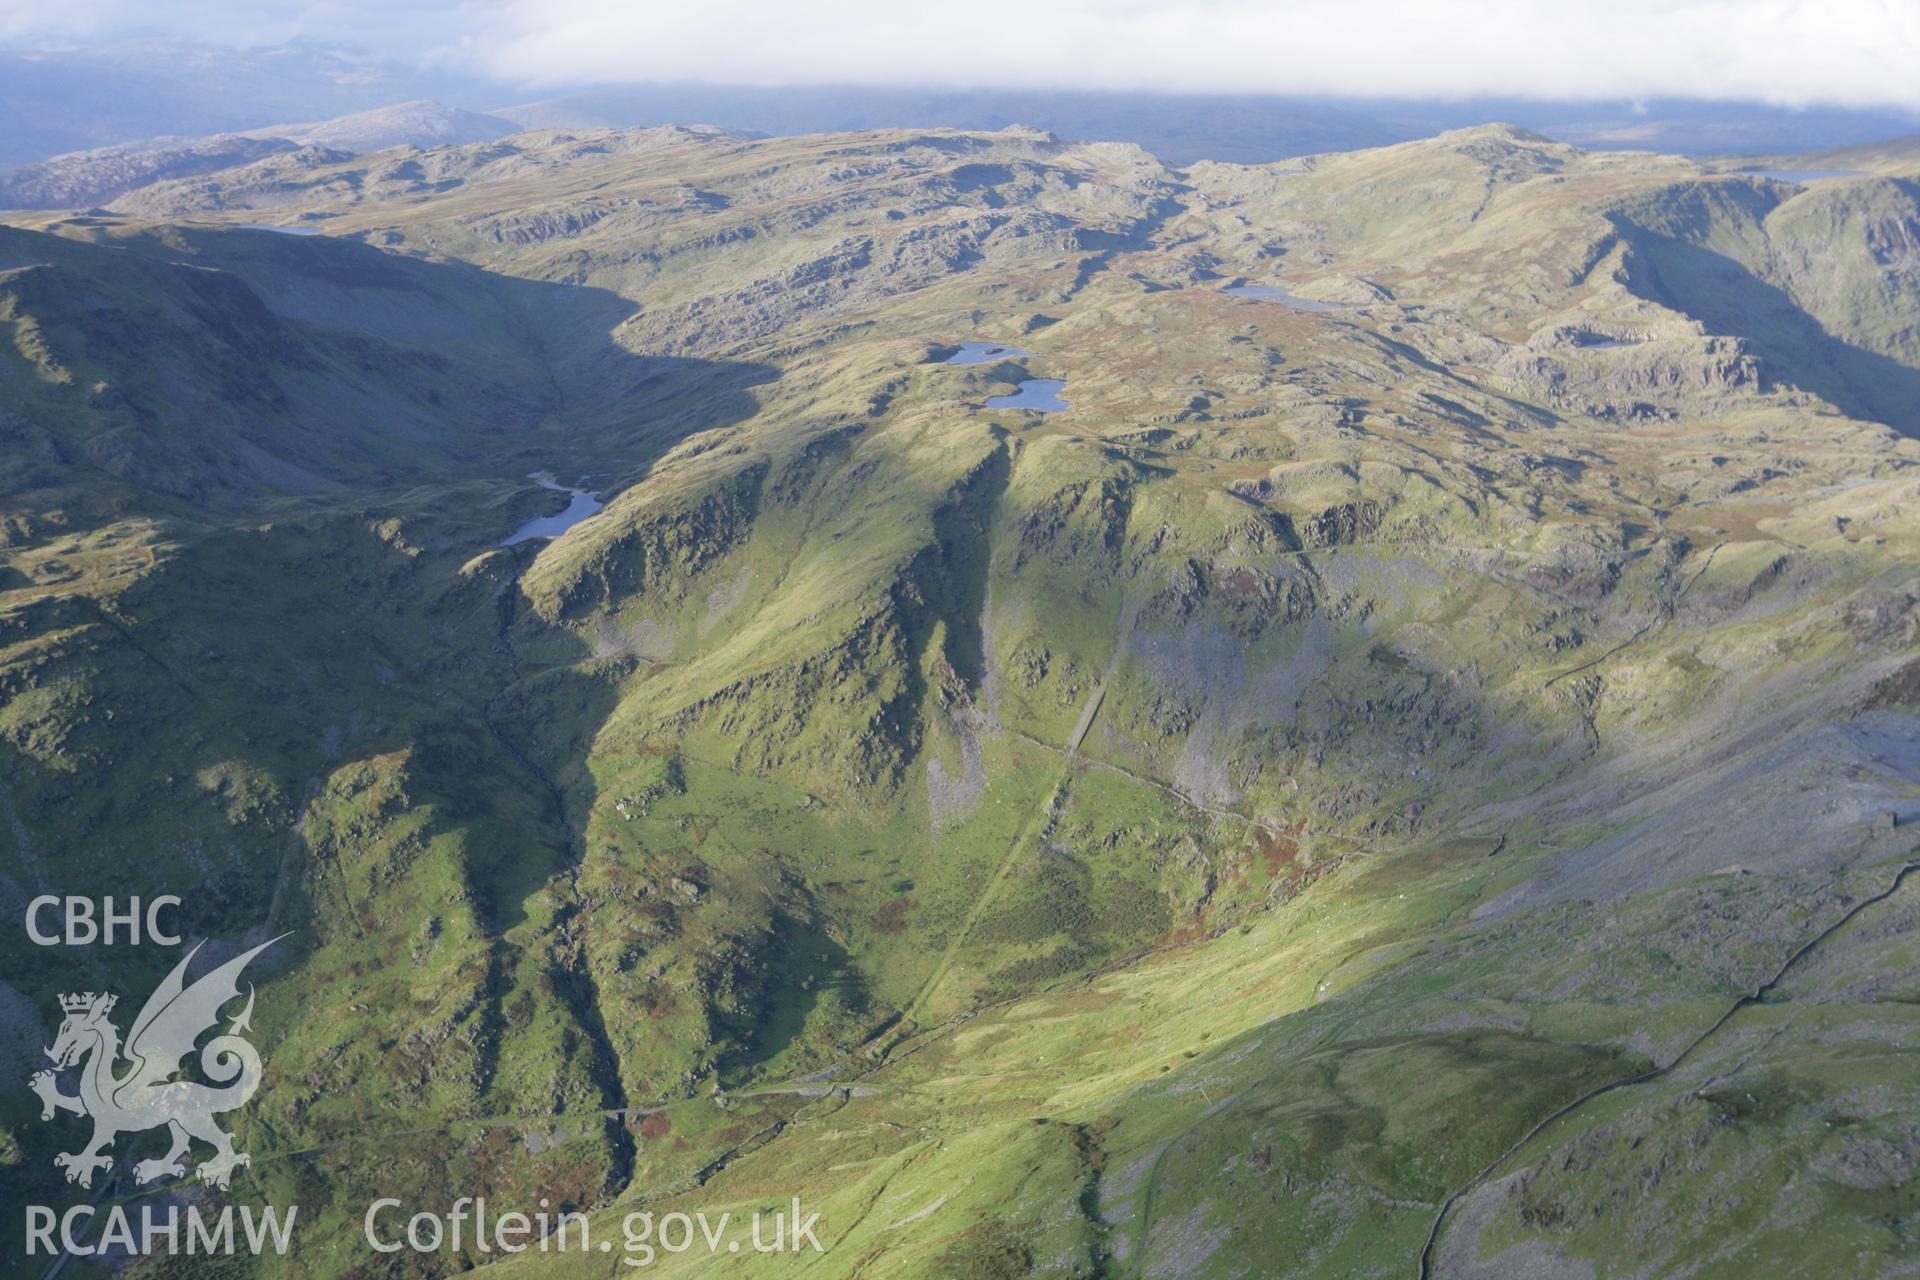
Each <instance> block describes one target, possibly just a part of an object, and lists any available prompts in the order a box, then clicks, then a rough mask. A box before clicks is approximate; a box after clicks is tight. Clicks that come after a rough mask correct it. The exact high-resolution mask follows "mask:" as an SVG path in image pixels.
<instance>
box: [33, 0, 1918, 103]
mask: <svg viewBox="0 0 1920 1280" xmlns="http://www.w3.org/2000/svg"><path fill="white" fill-rule="evenodd" d="M127 35H170V36H177V37H182V38H187V39H193V40H200V41H206V42H211V43H222V44H243V45H244V44H261V43H274V42H278V41H280V40H284V39H287V38H289V37H294V36H302V37H306V38H309V39H315V40H321V41H344V42H349V43H352V44H355V45H357V46H359V47H361V48H364V49H367V50H368V51H369V52H372V53H374V54H378V55H381V56H385V57H389V58H396V59H400V60H403V61H408V62H413V63H432V64H435V65H438V66H441V67H444V68H446V69H449V70H451V69H456V68H457V69H459V70H463V71H472V72H479V73H483V74H487V75H490V76H493V77H497V78H499V79H502V80H506V81H509V82H512V83H516V84H520V85H524V86H528V87H550V86H557V85H562V84H579V83H584V82H621V81H669V82H673V81H704V82H711V83H751V84H777V85H793V84H860V85H905V86H926V85H941V86H957V87H958V86H978V87H1009V86H1018V87H1076V88H1100V89H1158V90H1197V91H1234V92H1279V93H1315V94H1337V95H1352V96H1386V95H1391V96H1396V97H1400V96H1405V97H1465V96H1515V97H1538V98H1553V99H1569V98H1611V99H1637V98H1652V97H1697V98H1740V99H1757V100H1761V101H1767V102H1773V103H1781V104H1795V105H1798V104H1812V103H1822V104H1834V105H1847V106H1901V107H1907V108H1920V3H1915V2H1914V0H1822V2H1821V3H1795V2H1792V0H1604V2H1596V0H1559V2H1557V3H1556V2H1555V0H1528V2H1525V3H1521V2H1515V0H1453V2H1434V0H1428V2H1426V3H1419V2H1416V0H955V2H954V3H946V4H916V3H913V2H912V0H428V2H427V3H415V4H408V3H405V2H404V0H313V2H311V3H304V4H302V3H283V2H275V0H58V2H55V0H0V43H5V44H7V45H10V46H13V47H20V46H32V45H40V46H55V45H61V44H71V43H77V42H87V41H94V40H103V39H112V38H118V37H121V36H127Z"/></svg>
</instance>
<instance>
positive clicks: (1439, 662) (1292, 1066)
mask: <svg viewBox="0 0 1920 1280" xmlns="http://www.w3.org/2000/svg"><path fill="white" fill-rule="evenodd" d="M513 123H514V124H516V125H517V124H528V125H538V124H540V123H541V121H540V120H537V119H534V118H531V117H529V118H526V119H516V120H515V121H514V122H513ZM476 127H477V128H481V129H487V128H491V126H490V125H484V124H483V125H479V126H476ZM290 141H291V142H293V143H299V142H300V141H301V140H300V139H297V138H296V139H290ZM235 145H236V147H238V145H239V144H235ZM1756 149H1759V148H1756ZM230 158H232V159H233V160H235V161H237V163H234V164H231V165H223V166H222V167H219V168H217V169H214V168H208V169H204V170H197V171H188V172H182V173H178V174H170V175H166V176H162V177H160V178H159V179H158V180H155V181H147V182H143V183H142V185H140V186H139V187H137V188H130V189H128V190H127V191H126V192H125V193H123V194H120V195H118V196H117V198H115V199H113V200H110V201H105V202H103V203H102V205H101V207H99V208H93V209H88V210H87V211H85V212H75V211H73V210H72V209H71V208H64V209H53V210H46V211H40V212H17V213H14V214H10V215H8V216H7V219H6V222H5V225H3V226H0V440H4V441H5V445H6V447H5V449H4V451H0V467H3V469H0V493H4V495H5V501H4V504H3V505H0V753H4V756H5V768H4V771H0V776H3V777H4V789H3V790H0V810H4V824H3V825H0V832H4V833H6V834H5V837H4V838H0V909H3V910H4V913H5V914H7V915H9V916H12V917H14V918H19V917H20V915H21V914H22V912H23V911H24V909H25V903H26V901H27V900H28V899H30V898H31V897H33V896H34V895H35V894H37V893H40V892H44V891H47V890H48V887H49V886H56V885H57V886H58V892H60V893H63V894H78V895H85V896H93V897H100V896H103V895H105V894H109V893H112V894H116V895H127V894H132V893H138V894H141V895H143V896H146V897H151V896H153V895H157V894H163V893H175V894H181V895H182V896H183V897H185V898H186V901H185V903H184V904H183V907H182V909H181V912H182V924H183V926H184V929H185V931H187V932H188V933H190V934H191V935H192V936H193V937H196V938H202V937H204V938H207V939H210V940H211V941H209V942H208V944H207V945H208V946H209V947H210V948H212V952H211V953H210V954H215V955H231V954H235V953H237V952H238V950H239V949H241V948H242V947H243V946H247V945H252V944H253V943H255V942H258V941H262V940H265V939H266V938H268V937H273V936H276V935H280V934H283V933H284V934H287V935H288V936H287V937H286V939H285V940H284V941H283V942H281V943H280V944H278V948H277V951H276V952H275V953H274V956H275V958H273V959H271V960H269V961H263V962H261V969H260V978H259V987H258V993H257V1007H256V1009H255V1011H254V1014H253V1019H254V1026H255V1028H256V1029H257V1030H258V1032H259V1042H260V1044H261V1053H262V1057H263V1058H264V1060H265V1062H266V1064H267V1076H266V1079H265V1081H264V1083H263V1085H262V1088H261V1091H260V1094H259V1095H258V1097H257V1098H256V1099H255V1101H254V1102H253V1103H252V1104H251V1106H250V1108H249V1109H248V1110H247V1111H246V1112H244V1113H237V1114H236V1116H235V1117H234V1119H235V1121H236V1126H237V1133H238V1135H239V1140H240V1142H241V1145H242V1146H243V1147H244V1148H246V1149H248V1150H250V1152H251V1153H252V1158H253V1163H252V1166H251V1168H250V1169H249V1170H247V1171H246V1173H245V1175H244V1176H243V1177H241V1178H238V1179H236V1181H235V1190H236V1194H237V1195H238V1196H239V1197H240V1198H242V1199H243V1200H245V1201H247V1202H249V1203H268V1204H287V1203H291V1202H297V1203H299V1204H300V1205H301V1206H302V1211H301V1218H302V1235H301V1241H300V1246H299V1248H298V1249H297V1250H295V1251H294V1253H292V1254H291V1255H289V1256H288V1257H286V1258H277V1257H272V1256H269V1257H266V1258H262V1259H257V1260H255V1259H247V1260H243V1261H240V1262H237V1263H236V1264H235V1265H236V1266H237V1267H239V1270H237V1271H235V1272H234V1274H258V1275H284V1276H289V1277H290V1276H296V1275H298V1276H307V1277H320V1276H341V1277H345V1276H364V1275H372V1274H381V1275H389V1274H390V1275H408V1274H421V1275H428V1274H445V1273H449V1272H452V1271H455V1270H462V1269H466V1268H468V1267H482V1266H484V1268H485V1269H486V1270H488V1271H489V1272H491V1273H497V1274H500V1275H502V1276H503V1277H511V1276H514V1275H536V1276H552V1275H574V1274H579V1275H588V1274H593V1275H604V1274H608V1273H609V1272H610V1271H613V1270H620V1269H621V1268H619V1267H618V1264H617V1262H616V1261H615V1260H613V1259H609V1258H607V1257H604V1256H595V1257H579V1258H567V1259H556V1258H554V1257H552V1256H540V1255H536V1254H525V1255H518V1256H501V1255H498V1254H494V1255H485V1254H482V1253H480V1252H479V1251H477V1250H476V1249H473V1248H472V1247H467V1248H465V1249H464V1250H461V1251H457V1252H443V1253H442V1254H439V1255H415V1254H410V1253H409V1254H398V1255H393V1256H391V1257H386V1256H382V1257H380V1258H374V1257H372V1256H371V1255H369V1254H368V1253H367V1252H366V1250H365V1248H364V1245H363V1244H362V1221H361V1214H362V1213H363V1212H364V1206H366V1205H367V1204H368V1203H369V1202H370V1201H372V1200H373V1198H374V1197H376V1196H393V1197H397V1198H399V1199H400V1200H401V1201H402V1202H403V1203H404V1204H406V1205H408V1206H410V1207H412V1206H420V1207H431V1208H433V1209H435V1211H438V1209H439V1208H440V1207H441V1206H444V1205H445V1204H447V1203H448V1202H449V1201H450V1199H451V1194H450V1193H451V1191H452V1189H456V1188H457V1189H458V1190H457V1194H461V1195H484V1196H485V1197H486V1198H487V1200H488V1202H489V1204H490V1205H493V1206H495V1208H496V1209H498V1210H500V1211H505V1210H506V1209H509V1208H513V1209H520V1210H525V1211H529V1212H531V1211H532V1206H533V1205H534V1204H536V1203H542V1204H550V1205H554V1206H559V1207H561V1208H567V1209H576V1210H579V1211H581V1212H584V1213H587V1214H589V1215H590V1216H591V1219H592V1221H593V1222H594V1224H595V1226H596V1238H603V1239H607V1240H614V1241H617V1240H619V1239H620V1238H621V1228H620V1224H621V1222H622V1220H623V1218H624V1217H625V1216H626V1215H627V1214H629V1213H633V1212H641V1211H646V1212H653V1213H655V1214H663V1213H666V1212H669V1211H673V1210H684V1211H687V1212H692V1211H694V1210H695V1209H700V1210H704V1211H707V1212H710V1213H717V1212H719V1211H721V1210H723V1209H725V1210H730V1211H733V1212H736V1213H738V1214H740V1215H742V1216H744V1215H745V1214H746V1213H747V1212H748V1211H750V1210H752V1209H755V1208H759V1209H766V1210H769V1211H770V1210H771V1208H772V1207H773V1206H775V1205H779V1206H782V1207H784V1206H786V1205H787V1204H788V1203H789V1202H790V1198H791V1197H795V1196H797V1197H799V1198H800V1200H801V1202H802V1203H804V1204H805V1205H806V1206H807V1208H808V1209H809V1210H812V1211H818V1212H819V1213H820V1215H821V1217H820V1226H819V1232H820V1237H821V1240H822V1243H823V1245H824V1246H825V1251H824V1252H823V1253H820V1254H812V1253H807V1254H801V1255H793V1256H790V1257H787V1256H783V1257H774V1256H771V1255H768V1256H760V1255H754V1254H751V1253H743V1254H739V1255H728V1254H725V1253H722V1254H719V1255H716V1256H711V1257H710V1256H707V1255H705V1254H703V1253H699V1252H688V1253H683V1254H668V1253H662V1254H660V1255H659V1257H658V1259H657V1260H656V1262H655V1263H654V1267H655V1269H657V1270H659V1271H661V1272H662V1273H665V1274H671V1275H700V1276H724V1275H736V1274H739V1275H749V1274H764V1273H779V1274H785V1273H787V1272H789V1271H791V1272H793V1273H801V1272H804V1273H805V1274H808V1275H814V1276H846V1277H853V1276H887V1277H922V1276H924V1277H929V1278H931V1277H953V1276H968V1277H1013V1276H1029V1275H1045V1276H1083V1277H1108V1278H1114V1277H1134V1276H1140V1277H1148V1276H1194V1277H1204V1276H1222V1277H1225V1276H1245V1275H1271V1274H1287V1275H1294V1276H1327V1277H1334V1276H1340V1277H1351V1276H1375V1275H1378V1276H1389V1275H1391V1276H1400V1275H1409V1274H1418V1275H1432V1276H1543V1275H1563V1276H1602V1275H1609V1276H1610V1275H1628V1274H1633V1275H1661V1276H1669V1275H1693V1276H1702V1277H1705V1276H1733V1275H1741V1276H1746V1275H1755V1274H1763V1275H1781V1276H1823V1277H1824V1276H1857V1277H1863V1278H1864V1277H1878V1276H1885V1275H1893V1274H1900V1273H1901V1270H1902V1268H1906V1267H1909V1266H1910V1265H1911V1257H1912V1252H1911V1251H1912V1243H1911V1242H1912V1234H1913V1230H1914V1221H1915V1216H1914V1215H1915V1212H1916V1206H1915V1188H1916V1186H1920V1182H1916V1180H1915V1170H1914V1167H1913V1156H1912V1152H1913V1151H1914V1149H1915V1143H1916V1139H1917V1138H1920V1108H1917V1107H1916V1101H1915V1096H1914V1092H1913V1089H1912V1080H1913V1055H1914V1052H1915V1012H1914V1011H1915V1009H1916V1008H1920V961H1917V960H1916V956H1915V954H1914V949H1913V942H1912V939H1913V937H1914V936H1915V935H1914V928H1915V924H1916V913H1920V884H1917V883H1916V882H1915V880H1914V879H1913V878H1912V877H1911V876H1910V875H1909V871H1910V870H1911V868H1912V866H1913V865H1914V860H1915V852H1914V851H1915V840H1914V836H1913V831H1914V825H1913V824H1914V823H1915V822H1916V821H1920V636H1917V634H1916V633H1917V631H1920V574H1916V571H1915V563H1916V557H1917V556H1920V523H1917V522H1916V511H1917V510H1920V505H1916V504H1917V503H1920V443H1917V442H1916V439H1915V433H1916V432H1920V410H1917V409H1916V406H1920V394H1916V392H1920V323H1917V322H1916V317H1920V248H1916V246H1920V147H1917V146H1915V145H1914V144H1912V143H1881V144H1877V145H1875V146H1872V147H1862V148H1858V149H1855V150H1851V151H1846V152H1841V153H1836V154H1833V155H1826V156H1817V157H1796V156H1777V157H1773V158H1771V159H1769V160H1768V161H1766V162H1765V164H1764V165H1755V164H1753V163H1750V162H1747V161H1730V160H1717V159H1699V158H1688V157H1685V156H1680V155H1668V154H1655V153H1651V152H1620V151H1603V150H1583V149H1581V148H1579V147H1577V146H1574V145H1570V144H1568V143H1566V142H1564V141H1557V140H1553V139H1551V138H1549V137H1546V136H1543V135H1542V134H1540V133H1537V132H1534V131H1532V130H1529V129H1526V128H1521V127H1516V126H1513V125H1499V124H1495V125H1476V126H1474V127H1469V128H1463V129H1457V130H1451V131H1448V132H1445V133H1441V134H1439V135H1438V136H1435V137H1431V138H1424V139H1419V140H1414V141H1401V142H1394V143H1392V144H1391V145H1385V146H1377V147H1366V148H1362V149H1353V150H1331V151H1321V152H1317V153H1315V154H1311V155H1306V156H1300V157H1295V158H1291V159H1286V160H1282V161H1279V162H1276V163H1266V164H1242V163H1231V162H1226V161H1221V160H1196V161H1193V162H1192V163H1184V164H1174V163H1171V162H1169V161H1168V160H1167V159H1165V158H1162V157H1161V156H1159V155H1156V154H1155V153H1154V152H1153V151H1152V150H1150V149H1148V148H1146V147H1144V146H1142V145H1139V144H1138V143H1135V142H1129V141H1105V142H1084V141H1075V140H1071V139H1068V138H1063V137H1059V136H1055V135H1054V134H1053V133H1050V132H1047V131H1045V130H1042V129H1039V128H1033V127H1021V126H1016V127H1010V128H1006V129H997V130H992V131H982V130H972V129H960V128H932V129H920V128H877V129H864V128H863V129H855V130H843V131H834V132H824V133H813V134H805V135H799V136H780V137H751V136H745V135H744V134H743V133H741V132H739V131H737V130H733V129H728V128H722V127H717V126H702V127H689V126H681V125H661V126H657V127H648V128H583V127H574V126H568V127H530V128H527V129H524V130H521V131H518V132H514V133H511V134H508V135H505V136H498V137H483V138H478V139H475V140H471V141H459V142H453V143H451V144H448V145H432V146H426V147H419V146H398V147H389V148H385V149H378V150H370V151H354V150H353V149H352V148H351V147H347V146H334V145H332V144H329V143H327V142H326V141H325V139H324V138H311V139H310V140H309V143H308V145H297V146H292V147H287V148H282V147H272V148H271V149H267V150H263V151H262V152H260V153H258V154H254V153H247V152H245V150H244V148H240V149H238V150H236V151H235V152H234V153H233V154H232V155H231V157H230ZM1755 167H1761V168H1764V169H1766V170H1767V171H1766V172H1749V171H1745V170H1748V169H1752V168H1755ZM1841 171H1844V172H1841ZM1036 384H1042V385H1036ZM1036 393H1042V394H1036ZM1034 405H1037V406H1038V407H1027V406H1034ZM555 485H558V486H559V487H560V488H573V489H578V490H580V491H582V492H587V493H591V494H593V495H596V497H595V503H597V504H604V505H599V506H598V507H597V510H594V511H593V513H592V514H585V513H584V512H581V513H580V514H582V515H583V516H584V518H581V519H579V520H578V522H577V523H575V524H573V525H572V526H571V527H570V528H568V529H566V530H565V531H564V532H563V533H561V534H560V535H559V536H556V537H550V538H547V537H529V538H526V539H524V540H515V538H514V534H515V531H516V530H520V529H522V528H523V527H524V526H525V524H526V522H528V521H531V520H535V519H541V518H547V517H552V516H554V515H555V514H556V511H557V510H558V509H559V508H560V507H561V506H562V504H563V503H569V499H568V498H567V497H566V496H564V495H562V494H560V493H556V492H555V490H554V486H555ZM588 505H593V504H588ZM0 956H4V959H5V965H4V972H5V975H6V977H5V980H4V984H0V1006H4V1007H5V1008H6V1009H7V1011H8V1014H9V1016H8V1018H7V1019H6V1034H5V1038H4V1039H3V1040H0V1061H4V1062H11V1063H12V1064H13V1065H14V1074H15V1075H16V1076H19V1077H21V1078H24V1075H25V1073H27V1072H28V1071H29V1070H30V1069H31V1068H32V1067H33V1066H36V1065H44V1064H42V1063H38V1062H36V1059H37V1058H38V1057H39V1049H40V1046H41V1045H43V1044H45V1043H47V1042H48V1040H49V1038H50V1035H51V1027H52V1022H53V1019H54V1017H55V1016H56V1011H57V1006H56V1005H55V1004H54V996H55V995H56V994H57V993H59V992H65V991H71V990H77V989H81V988H86V989H90V990H96V991H98V990H113V991H136V990H149V989H151V988H152V987H153V985H154V984H155V983H157V982H158V981H159V979H160V978H161V977H162V976H163V974H164V973H165V971H166V970H167V969H168V968H169V967H170V966H171V964H172V963H173V962H174V960H175V959H176V957H174V956H172V955H161V954H150V953H147V952H143V951H138V950H120V951H114V950H110V949H104V948H98V949H93V950H90V951H87V952H85V953H83V954H80V955H79V958H77V959H76V958H75V955H73V954H53V953H51V952H50V951H48V950H46V949H36V948H32V947H28V946H24V945H22V944H19V943H18V942H17V941H16V940H15V939H13V938H12V937H9V939H8V941H6V942H5V943H4V944H0ZM38 1117H39V1110H38V1107H37V1105H36V1104H35V1102H34V1100H33V1098H32V1095H31V1094H30V1093H28V1091H27V1090H26V1089H24V1088H21V1089H16V1090H12V1091H0V1188H4V1189H5V1198H6V1199H7V1200H8V1201H9V1202H11V1203H55V1202H59V1201H58V1198H59V1197H61V1196H63V1195H64V1196H67V1197H68V1198H69V1199H71V1198H72V1197H74V1196H77V1195H79V1194H80V1193H79V1192H77V1191H75V1190H74V1189H71V1188H66V1187H64V1185H63V1184H62V1182H61V1180H60V1177H59V1174H58V1172H57V1170H56V1169H55V1168H54V1166H53V1164H52V1157H53V1155H54V1154H55V1153H56V1152H57V1151H60V1150H65V1149H66V1147H65V1146H64V1145H62V1144H63V1143H68V1142H70V1140H71V1134H69V1133H67V1132H64V1131H62V1130H61V1129H60V1128H59V1127H58V1126H56V1125H52V1124H46V1123H42V1122H41V1121H40V1120H39V1118H38ZM143 1154H145V1153H144V1151H143ZM17 1229H18V1223H17V1222H15V1221H13V1220H11V1219H9V1220H7V1221H5V1222H4V1223H0V1233H12V1232H15V1231H17ZM5 1242H6V1246H7V1247H8V1248H9V1249H14V1250H17V1249H18V1247H19V1240H18V1237H17V1236H13V1235H6V1236H5ZM84 1265H85V1264H78V1263H76V1264H75V1265H73V1266H70V1267H69V1269H68V1274H69V1275H75V1274H88V1273H87V1272H85V1271H84V1270H83V1269H82V1268H83V1266H84ZM181 1265H182V1260H173V1261H167V1260H155V1261H153V1262H148V1263H140V1264H137V1265H135V1266H133V1267H132V1268H131V1269H130V1270H129V1271H127V1272H126V1274H128V1275H129V1276H131V1277H146V1276H166V1275H172V1274H187V1272H181V1271H179V1270H178V1268H179V1267H180V1266H181ZM170 1268H173V1269H170ZM195 1274H197V1273H195Z"/></svg>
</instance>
